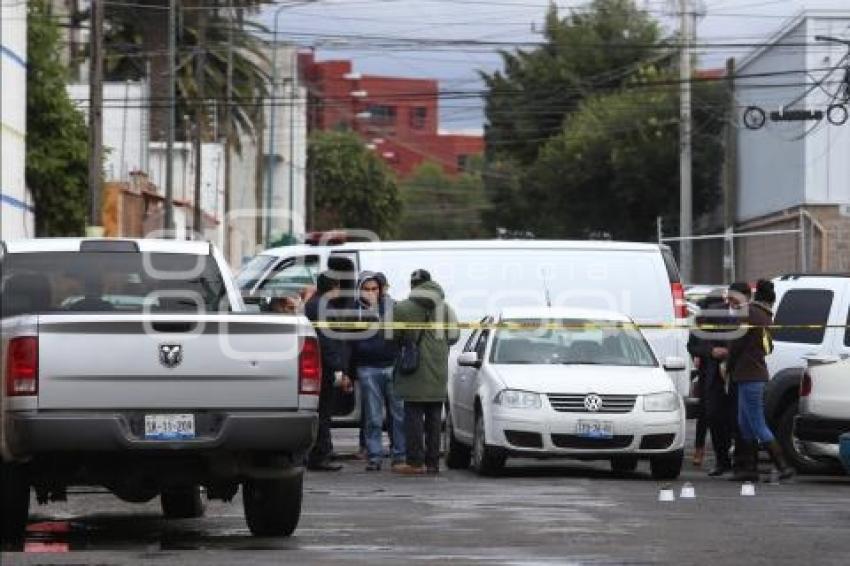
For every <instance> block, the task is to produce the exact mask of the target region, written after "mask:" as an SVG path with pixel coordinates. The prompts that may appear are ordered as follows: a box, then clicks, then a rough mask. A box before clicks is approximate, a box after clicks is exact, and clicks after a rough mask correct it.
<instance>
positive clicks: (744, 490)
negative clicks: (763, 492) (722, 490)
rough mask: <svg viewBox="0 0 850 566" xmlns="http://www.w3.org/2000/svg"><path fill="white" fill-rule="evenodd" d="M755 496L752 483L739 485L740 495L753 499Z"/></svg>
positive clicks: (754, 488) (754, 487)
mask: <svg viewBox="0 0 850 566" xmlns="http://www.w3.org/2000/svg"><path fill="white" fill-rule="evenodd" d="M755 494H756V486H754V485H753V483H752V482H745V483H744V484H742V485H741V495H742V496H743V497H753V496H754V495H755Z"/></svg>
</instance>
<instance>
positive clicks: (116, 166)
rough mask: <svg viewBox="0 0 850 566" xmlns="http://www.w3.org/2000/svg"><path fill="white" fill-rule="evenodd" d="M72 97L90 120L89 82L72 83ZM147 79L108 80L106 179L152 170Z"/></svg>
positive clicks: (105, 92) (125, 178) (123, 178)
mask: <svg viewBox="0 0 850 566" xmlns="http://www.w3.org/2000/svg"><path fill="white" fill-rule="evenodd" d="M67 89H68V95H69V96H70V97H71V100H73V101H74V102H75V103H76V104H77V106H78V108H79V109H80V111H81V112H82V113H83V115H85V117H86V121H88V100H89V85H88V84H71V85H68V87H67ZM148 93H149V89H148V84H147V83H146V82H133V81H127V82H121V83H104V85H103V101H104V102H103V148H104V171H103V173H104V180H105V181H128V180H129V179H130V173H132V172H133V171H143V172H144V171H147V170H148V143H149V142H150V135H149V131H148V130H149V126H148V124H149V119H148V114H149V112H148V110H147V104H148V100H149V94H148Z"/></svg>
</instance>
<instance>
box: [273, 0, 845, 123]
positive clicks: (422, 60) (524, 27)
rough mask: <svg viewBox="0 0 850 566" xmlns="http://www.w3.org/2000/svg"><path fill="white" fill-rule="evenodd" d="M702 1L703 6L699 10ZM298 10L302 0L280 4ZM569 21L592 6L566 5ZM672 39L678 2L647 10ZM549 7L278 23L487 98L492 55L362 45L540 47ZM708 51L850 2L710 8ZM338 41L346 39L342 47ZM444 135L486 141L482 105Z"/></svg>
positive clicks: (335, 3) (445, 105)
mask: <svg viewBox="0 0 850 566" xmlns="http://www.w3.org/2000/svg"><path fill="white" fill-rule="evenodd" d="M697 1H699V0H697ZM282 4H293V1H292V0H289V1H287V2H281V3H279V4H278V6H279V5H282ZM557 4H558V6H559V7H561V8H563V10H562V11H563V13H564V14H566V12H567V9H568V8H570V7H579V8H580V7H581V6H584V5H586V4H587V3H586V2H582V1H577V0H560V1H559V2H557ZM638 4H639V5H640V6H641V7H644V8H645V9H648V10H649V11H650V13H652V15H654V16H656V17H657V18H658V19H659V20H660V21H661V22H662V23H663V24H664V26H665V28H666V29H668V30H670V31H672V30H673V29H674V27H675V25H676V20H675V17H674V16H673V7H674V2H673V1H672V0H671V1H668V0H638ZM548 5H549V0H317V1H316V2H314V3H312V4H307V5H301V6H295V7H288V8H285V9H284V10H282V11H281V12H280V16H279V19H278V24H279V25H278V31H279V35H278V37H279V39H281V40H292V41H294V42H296V43H298V44H301V45H314V46H317V57H318V59H320V60H322V59H333V58H346V59H352V60H353V61H354V67H355V70H356V71H359V72H362V73H367V74H383V75H394V76H406V77H423V78H434V79H439V80H440V85H441V89H442V90H444V91H474V90H476V89H480V88H481V83H480V81H479V79H478V75H477V71H478V70H485V71H488V72H491V71H494V70H496V69H499V68H500V62H501V60H500V58H499V56H498V55H497V54H496V52H495V50H494V49H492V48H489V47H486V48H482V47H480V46H475V47H456V48H452V49H447V48H443V49H440V50H438V51H433V50H432V51H429V50H427V49H426V48H420V47H417V48H415V49H413V48H410V47H404V48H401V47H399V46H398V45H386V42H384V41H381V42H380V43H381V45H377V44H376V43H379V42H377V41H376V40H375V39H365V40H364V39H362V38H357V37H356V36H364V35H368V36H392V37H413V38H428V39H441V40H442V39H461V40H475V41H476V42H481V41H483V42H507V43H513V42H519V43H522V42H534V41H539V39H540V35H539V30H540V24H541V22H542V21H543V17H544V15H545V13H546V9H547V7H548ZM702 6H703V7H704V12H705V16H703V17H702V18H700V21H699V26H698V41H699V42H700V43H702V42H734V43H756V42H758V41H761V40H764V39H765V38H767V37H769V36H770V35H771V34H772V33H773V32H774V31H775V30H777V29H778V28H779V27H780V26H782V24H783V23H784V22H785V21H786V20H787V19H789V18H791V17H793V16H794V15H796V14H798V13H799V12H800V11H801V10H802V9H804V8H808V9H830V8H845V9H847V10H848V12H849V13H850V0H703V1H702ZM276 8H277V6H271V7H269V8H266V9H265V10H264V13H263V15H262V16H261V19H262V20H263V22H264V23H265V24H266V25H267V26H268V27H269V29H273V28H274V18H273V14H274V12H275V10H276ZM333 38H336V39H333ZM741 54H742V53H741V52H740V50H730V49H728V48H727V49H717V48H716V49H709V50H707V51H703V52H701V53H700V66H702V67H717V66H723V62H724V61H725V59H726V58H727V57H729V56H733V55H741ZM440 114H441V128H442V129H444V130H452V131H458V130H472V131H480V130H481V128H482V124H483V114H482V112H481V103H480V101H475V100H441V113H440Z"/></svg>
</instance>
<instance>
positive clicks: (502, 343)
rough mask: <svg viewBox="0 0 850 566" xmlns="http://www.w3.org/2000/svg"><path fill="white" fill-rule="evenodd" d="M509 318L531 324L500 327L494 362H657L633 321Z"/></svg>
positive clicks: (614, 363) (493, 356) (632, 363)
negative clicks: (512, 327)
mask: <svg viewBox="0 0 850 566" xmlns="http://www.w3.org/2000/svg"><path fill="white" fill-rule="evenodd" d="M510 322H511V323H520V324H522V325H528V326H529V328H521V329H502V330H499V331H498V332H497V333H496V335H495V337H494V338H493V347H492V349H491V352H492V353H491V355H490V362H491V363H493V364H567V365H608V366H643V367H654V366H657V365H658V362H657V361H656V359H655V356H654V355H653V353H652V350H651V349H650V348H649V345H648V344H647V343H646V339H644V337H643V334H641V332H640V330H638V329H637V328H636V327H635V326H634V325H631V324H624V323H622V322H619V321H602V320H575V319H570V320H567V319H561V320H547V321H539V320H512V321H510ZM534 325H538V327H537V328H533V327H532V326H534ZM540 325H542V326H540Z"/></svg>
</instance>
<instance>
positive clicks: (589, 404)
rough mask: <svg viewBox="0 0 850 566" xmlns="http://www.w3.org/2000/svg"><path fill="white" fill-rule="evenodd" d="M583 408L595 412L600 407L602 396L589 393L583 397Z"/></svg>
mask: <svg viewBox="0 0 850 566" xmlns="http://www.w3.org/2000/svg"><path fill="white" fill-rule="evenodd" d="M584 408H585V409H587V410H588V411H590V412H591V413H595V412H597V411H598V410H599V409H601V408H602V397H600V396H599V395H596V394H595V393H591V394H590V395H588V396H587V397H585V398H584Z"/></svg>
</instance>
